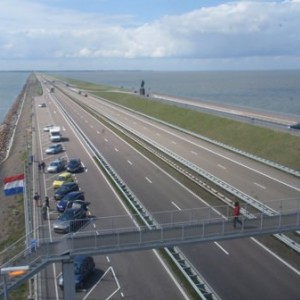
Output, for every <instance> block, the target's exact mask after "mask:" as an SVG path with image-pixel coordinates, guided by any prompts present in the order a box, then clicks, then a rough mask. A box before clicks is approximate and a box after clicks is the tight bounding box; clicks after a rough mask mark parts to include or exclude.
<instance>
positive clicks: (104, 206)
mask: <svg viewBox="0 0 300 300" xmlns="http://www.w3.org/2000/svg"><path fill="white" fill-rule="evenodd" d="M64 126H65V128H66V133H68V131H67V130H68V129H67V124H65V125H64ZM70 135H71V134H68V136H70ZM75 140H76V139H75V137H71V138H70V139H69V142H68V150H67V151H68V153H72V152H73V153H75V152H76V153H77V154H79V153H80V152H79V147H78V143H75V144H74V143H72V141H75ZM71 149H72V150H71ZM93 167H94V169H96V168H95V164H94V166H93V164H91V166H89V167H88V172H87V173H86V174H80V175H82V178H79V181H80V185H81V187H82V189H83V190H89V191H91V192H92V194H96V195H99V194H100V193H101V194H103V195H105V191H104V190H103V189H101V190H100V192H99V180H98V179H97V178H99V174H98V176H97V172H96V173H94V174H92V172H91V170H92V169H93ZM84 175H88V176H84ZM88 178H89V179H88ZM85 180H87V182H85ZM94 180H96V182H94ZM109 198H110V197H107V196H105V197H103V198H102V199H103V202H102V203H99V202H97V205H93V206H92V207H91V211H92V214H94V211H97V210H98V211H100V212H102V213H103V214H104V215H106V216H107V215H115V214H116V213H118V212H120V207H121V205H120V203H119V204H118V205H117V207H118V208H119V209H118V211H117V210H116V208H115V207H114V206H113V203H116V201H113V200H112V199H111V198H110V199H109ZM122 212H123V214H124V208H122ZM117 258H118V260H119V261H118V262H117ZM123 259H124V258H123V257H122V254H120V255H116V263H117V264H118V263H120V264H122V261H123ZM133 259H134V261H131V263H130V264H131V265H132V268H134V269H135V270H136V272H137V273H141V272H143V269H144V268H147V269H149V270H150V269H151V266H153V265H157V258H155V257H153V258H151V257H149V256H148V255H145V254H144V255H143V256H142V257H141V261H139V260H138V259H137V258H136V257H134V256H133ZM148 265H149V266H148ZM158 266H159V265H158ZM161 268H162V266H161V265H160V268H159V269H158V270H156V271H155V273H154V274H153V275H152V276H151V273H149V272H148V273H147V276H150V277H156V278H157V281H158V282H164V281H165V279H162V278H160V275H159V276H157V274H160V273H161ZM117 277H120V278H121V280H120V282H121V285H122V288H123V287H124V286H125V285H124V284H123V282H122V278H125V274H124V271H122V270H119V273H118V274H117ZM146 282H147V281H146ZM164 284H165V286H167V288H166V290H164V291H160V292H159V298H161V299H166V298H167V297H168V291H169V290H170V289H171V290H172V291H173V294H174V299H182V294H181V292H180V291H179V289H178V287H176V285H175V283H174V282H173V281H172V282H170V283H165V282H164ZM132 286H133V287H135V289H134V290H132V291H130V289H128V292H129V291H130V292H129V293H130V294H131V295H135V297H137V299H150V298H148V297H145V295H144V291H145V290H147V289H148V288H147V287H143V288H142V289H138V290H136V285H135V284H132ZM97 290H98V288H97ZM98 293H99V291H98ZM140 293H142V295H141V296H140ZM146 294H149V295H150V294H151V292H150V290H149V291H148V292H147V293H146ZM175 295H176V296H175Z"/></svg>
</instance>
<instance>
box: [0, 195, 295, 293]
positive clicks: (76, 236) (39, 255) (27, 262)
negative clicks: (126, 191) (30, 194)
mask: <svg viewBox="0 0 300 300" xmlns="http://www.w3.org/2000/svg"><path fill="white" fill-rule="evenodd" d="M281 208H282V207H281ZM227 209H228V207H227ZM153 215H155V218H156V220H158V219H159V223H156V225H154V224H153V226H151V225H148V226H138V225H137V224H136V222H138V221H137V216H116V217H107V218H91V219H90V220H89V223H88V224H87V225H86V226H84V228H82V229H81V230H80V231H78V232H75V233H69V234H66V235H62V236H61V235H56V236H53V235H52V234H51V231H49V226H41V227H39V228H37V229H36V232H34V236H37V237H39V238H38V239H37V240H35V243H34V244H32V243H31V242H30V241H29V240H28V237H24V238H22V239H20V240H19V241H17V242H16V243H15V244H13V245H11V246H10V247H9V248H8V249H6V251H4V252H2V253H1V254H0V258H1V270H2V269H5V268H9V267H16V266H27V267H28V271H27V272H26V273H25V274H23V275H21V276H19V277H15V278H2V280H1V286H0V295H3V294H4V291H6V292H7V291H10V290H13V289H15V288H16V287H18V286H19V285H20V284H22V283H23V282H25V281H26V280H28V279H29V278H31V277H32V276H33V275H35V274H37V273H38V272H39V271H41V270H42V269H43V268H45V267H46V266H47V265H48V264H50V263H54V262H59V261H60V262H63V264H65V266H64V284H65V285H66V286H69V287H70V290H72V286H73V290H74V281H73V276H74V273H73V264H72V257H74V256H76V255H103V254H109V253H118V252H125V251H141V250H148V249H158V248H165V247H173V246H180V245H185V244H193V243H198V244H199V243H206V242H210V241H220V240H229V239H241V238H246V237H251V236H258V235H269V234H275V233H283V232H291V231H297V230H299V229H300V201H299V200H297V201H296V203H295V204H294V205H293V207H292V208H291V206H289V207H285V209H281V211H280V212H278V213H274V214H273V215H271V216H270V215H266V214H265V213H264V212H260V213H256V214H251V217H250V218H249V216H245V215H243V216H241V218H240V219H241V220H242V222H243V224H242V226H239V227H237V228H234V227H233V220H232V217H224V213H220V212H219V210H211V209H210V210H209V213H208V211H207V210H206V211H204V210H203V209H201V210H197V209H193V210H188V211H176V212H172V213H171V212H169V213H157V214H153ZM225 215H226V214H225ZM227 215H229V211H227ZM133 220H135V222H133ZM157 224H159V225H157ZM2 277H6V275H2ZM3 279H5V281H3ZM7 279H8V280H7ZM3 282H5V286H4V284H3ZM65 290H66V289H65Z"/></svg>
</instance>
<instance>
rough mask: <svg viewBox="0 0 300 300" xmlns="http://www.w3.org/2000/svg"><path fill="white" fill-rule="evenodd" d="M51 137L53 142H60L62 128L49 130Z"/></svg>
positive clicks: (57, 127)
mask: <svg viewBox="0 0 300 300" xmlns="http://www.w3.org/2000/svg"><path fill="white" fill-rule="evenodd" d="M49 136H50V140H51V142H60V141H61V134H60V127H59V126H54V127H52V128H50V129H49Z"/></svg>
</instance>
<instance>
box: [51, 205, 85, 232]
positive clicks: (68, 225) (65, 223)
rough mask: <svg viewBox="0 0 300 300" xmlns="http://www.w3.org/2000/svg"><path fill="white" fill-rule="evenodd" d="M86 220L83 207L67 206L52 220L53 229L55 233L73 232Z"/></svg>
mask: <svg viewBox="0 0 300 300" xmlns="http://www.w3.org/2000/svg"><path fill="white" fill-rule="evenodd" d="M87 221H88V218H87V215H86V210H85V209H83V208H69V209H66V210H65V211H64V213H63V214H61V215H60V216H59V217H58V218H57V219H56V220H55V221H54V222H53V229H54V231H55V232H56V233H68V232H73V231H76V230H78V229H79V228H80V227H82V226H83V225H84V224H85V223H86V222H87Z"/></svg>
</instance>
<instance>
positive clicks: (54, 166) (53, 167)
mask: <svg viewBox="0 0 300 300" xmlns="http://www.w3.org/2000/svg"><path fill="white" fill-rule="evenodd" d="M65 168H66V160H65V159H63V158H59V159H56V160H54V161H52V162H51V163H50V164H49V166H48V167H47V172H48V173H58V172H61V171H63V170H64V169H65Z"/></svg>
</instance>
